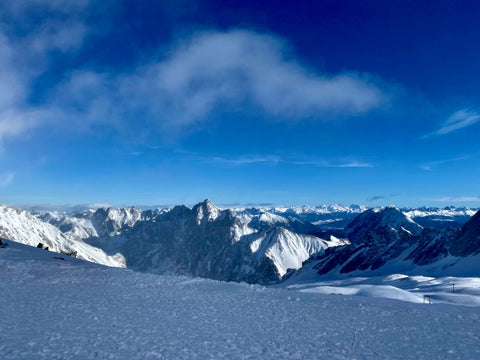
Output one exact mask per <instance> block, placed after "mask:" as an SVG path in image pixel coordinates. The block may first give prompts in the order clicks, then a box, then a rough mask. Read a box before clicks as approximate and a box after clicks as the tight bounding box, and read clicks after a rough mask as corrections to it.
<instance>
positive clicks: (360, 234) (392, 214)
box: [343, 206, 423, 243]
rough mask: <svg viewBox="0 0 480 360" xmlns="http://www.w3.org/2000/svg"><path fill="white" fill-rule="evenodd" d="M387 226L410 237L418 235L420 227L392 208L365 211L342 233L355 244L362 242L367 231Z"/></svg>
mask: <svg viewBox="0 0 480 360" xmlns="http://www.w3.org/2000/svg"><path fill="white" fill-rule="evenodd" d="M386 226H389V227H391V228H393V229H394V230H400V229H403V230H404V231H407V232H409V233H410V234H412V235H418V234H420V233H421V231H422V229H423V228H422V227H421V226H420V225H418V224H417V223H416V222H415V221H413V220H412V219H411V218H410V217H409V216H408V215H406V214H404V213H403V212H402V211H400V210H399V209H397V208H396V207H394V206H388V207H386V208H383V209H371V210H366V211H364V212H363V213H361V214H360V215H358V216H357V217H356V218H355V219H354V220H353V221H352V222H351V223H350V224H348V226H347V227H346V228H345V229H344V231H343V233H344V234H345V236H346V237H347V238H348V239H349V240H350V241H351V242H352V243H357V242H360V241H362V240H363V238H364V236H365V234H367V233H368V232H369V231H372V230H377V229H379V228H384V227H386Z"/></svg>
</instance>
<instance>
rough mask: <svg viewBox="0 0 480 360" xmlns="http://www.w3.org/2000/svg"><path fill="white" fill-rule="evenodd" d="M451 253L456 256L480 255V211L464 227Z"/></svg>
mask: <svg viewBox="0 0 480 360" xmlns="http://www.w3.org/2000/svg"><path fill="white" fill-rule="evenodd" d="M450 252H451V254H452V255H454V256H468V255H472V254H478V253H480V211H479V212H477V213H476V214H475V215H474V216H473V217H472V218H471V219H470V220H469V221H467V222H466V223H465V225H463V226H462V228H461V230H460V234H459V235H458V237H457V238H456V239H455V241H454V242H453V243H452V247H451V248H450Z"/></svg>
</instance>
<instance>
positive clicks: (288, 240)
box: [245, 227, 346, 276]
mask: <svg viewBox="0 0 480 360" xmlns="http://www.w3.org/2000/svg"><path fill="white" fill-rule="evenodd" d="M245 241H246V242H248V243H249V245H250V249H251V250H252V252H253V253H254V254H255V255H256V256H257V257H259V258H262V257H265V256H266V257H267V258H269V259H270V260H271V261H272V262H273V264H274V265H275V267H276V269H277V271H278V273H279V274H280V276H283V275H285V274H286V272H287V270H288V269H294V270H297V269H299V268H301V267H302V263H303V262H304V261H305V260H307V259H308V258H309V257H310V256H312V255H314V254H318V253H321V252H323V251H324V250H325V249H326V248H328V247H335V246H340V245H345V243H346V242H345V241H343V240H340V239H337V238H335V237H332V238H331V240H329V241H327V240H323V239H320V238H317V237H315V236H309V235H300V234H296V233H294V232H291V231H289V230H287V229H284V228H281V227H279V228H274V229H270V230H267V231H263V232H260V233H256V234H254V235H252V236H250V237H247V238H246V239H245Z"/></svg>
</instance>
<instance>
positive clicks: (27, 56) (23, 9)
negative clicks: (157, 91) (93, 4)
mask: <svg viewBox="0 0 480 360" xmlns="http://www.w3.org/2000/svg"><path fill="white" fill-rule="evenodd" d="M62 3H63V2H61V1H52V2H49V1H44V0H28V1H27V0H20V1H15V2H13V1H12V2H10V1H8V2H3V3H1V4H0V146H2V142H3V141H4V139H6V138H12V137H18V136H21V135H23V134H25V133H27V132H28V131H30V130H32V129H35V128H37V127H39V126H45V125H51V124H52V123H53V121H52V119H59V120H64V119H65V118H66V116H65V114H64V112H63V110H62V109H60V108H59V107H58V106H57V105H56V104H42V105H31V104H30V103H29V97H30V96H31V95H32V94H31V91H32V88H33V87H34V86H33V84H34V82H35V80H36V79H38V77H39V76H41V75H42V73H43V72H44V71H45V70H46V69H47V67H48V62H49V53H50V52H51V51H52V50H53V51H55V53H56V54H57V55H58V54H59V53H67V52H70V51H72V50H76V49H78V48H79V47H81V45H82V44H83V40H84V38H85V36H86V33H87V27H86V26H85V24H84V23H83V22H82V21H81V20H80V19H77V18H75V19H74V18H73V17H76V15H72V14H71V13H70V14H68V11H67V9H68V8H70V5H67V6H64V7H63V8H62V7H61V6H60V5H61V4H62ZM72 3H75V4H76V6H75V7H74V9H75V11H78V10H79V9H80V8H83V7H84V6H86V5H87V3H88V2H87V1H73V2H72ZM60 8H62V11H61V17H49V16H47V14H49V13H48V12H49V11H50V10H55V11H57V10H59V9H60ZM32 14H33V15H32ZM38 14H42V16H38ZM72 16H73V17H72ZM32 19H34V20H32ZM6 21H7V22H8V21H9V22H12V21H13V22H15V23H16V24H21V25H22V26H24V27H25V29H23V31H22V32H23V35H22V36H18V35H16V34H14V35H12V34H11V33H10V32H9V31H10V30H11V29H12V28H14V27H12V26H6V25H5V22H6ZM26 29H28V30H26ZM59 115H61V116H59Z"/></svg>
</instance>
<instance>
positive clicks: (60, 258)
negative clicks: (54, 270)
mask: <svg viewBox="0 0 480 360" xmlns="http://www.w3.org/2000/svg"><path fill="white" fill-rule="evenodd" d="M53 258H54V259H58V260H63V261H65V258H63V257H60V256H54V257H53Z"/></svg>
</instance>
